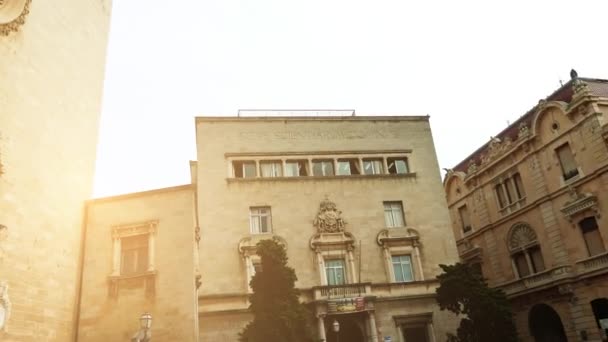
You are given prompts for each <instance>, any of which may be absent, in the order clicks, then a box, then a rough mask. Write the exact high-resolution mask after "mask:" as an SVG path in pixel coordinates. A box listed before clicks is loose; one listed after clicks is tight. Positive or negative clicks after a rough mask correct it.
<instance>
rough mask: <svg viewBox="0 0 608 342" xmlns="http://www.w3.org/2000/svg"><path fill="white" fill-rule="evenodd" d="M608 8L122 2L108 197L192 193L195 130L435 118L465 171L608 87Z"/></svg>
mask: <svg viewBox="0 0 608 342" xmlns="http://www.w3.org/2000/svg"><path fill="white" fill-rule="evenodd" d="M607 13H608V2H607V1H576V2H575V1H509V2H507V1H504V2H500V3H499V2H497V1H428V0H427V1H405V0H401V1H384V0H374V1H358V0H350V1H342V0H306V1H303V0H302V1H291V0H249V1H245V0H241V1H239V0H214V1H212V0H206V1H195V0H173V1H160V0H145V1H144V0H114V4H113V12H112V25H111V34H110V44H109V49H108V59H107V67H106V83H105V94H104V103H103V113H102V118H101V130H100V136H99V147H98V161H97V171H96V182H95V190H94V196H95V197H99V196H107V195H114V194H121V193H127V192H134V191H141V190H148V189H154V188H160V187H166V186H173V185H180V184H186V183H188V182H189V167H188V160H193V159H196V146H195V137H194V117H195V116H202V115H236V113H237V111H238V109H250V108H264V109H268V108H270V109H318V108H322V109H355V110H356V113H357V115H379V114H407V115H426V114H429V115H430V116H431V126H432V129H433V136H434V139H435V145H436V148H437V154H438V158H439V163H440V166H441V167H452V166H454V165H455V164H457V163H458V162H459V161H461V160H462V159H464V158H465V157H467V156H468V155H469V154H470V153H472V152H473V151H474V150H475V149H477V148H478V147H479V146H481V145H482V144H483V143H485V142H487V141H488V140H489V138H490V136H491V135H495V134H497V133H498V132H499V131H501V130H502V129H504V128H505V127H506V125H507V121H510V122H513V121H514V120H516V119H517V118H518V117H519V116H521V115H523V114H524V113H525V112H526V111H527V110H529V109H530V108H532V107H533V106H534V105H535V104H536V103H537V102H538V100H539V99H540V98H544V97H546V96H547V95H549V94H550V93H551V92H553V91H554V90H556V89H557V88H558V87H559V80H560V79H561V80H563V81H564V82H566V81H568V80H569V71H570V69H571V68H575V69H576V70H577V71H578V73H579V75H580V76H582V77H594V78H608V45H607V41H608V39H607V38H608V14H607Z"/></svg>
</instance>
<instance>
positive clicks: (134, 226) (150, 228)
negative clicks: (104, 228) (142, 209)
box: [112, 220, 158, 239]
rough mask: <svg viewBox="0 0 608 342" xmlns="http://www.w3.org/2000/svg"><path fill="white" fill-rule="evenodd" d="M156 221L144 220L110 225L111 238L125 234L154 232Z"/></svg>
mask: <svg viewBox="0 0 608 342" xmlns="http://www.w3.org/2000/svg"><path fill="white" fill-rule="evenodd" d="M157 226H158V221H156V220H155V221H146V222H139V223H131V224H123V225H118V226H113V227H112V238H115V239H116V238H122V237H126V236H133V235H142V234H155V233H156V229H157Z"/></svg>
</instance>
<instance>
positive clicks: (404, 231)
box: [376, 228, 420, 247]
mask: <svg viewBox="0 0 608 342" xmlns="http://www.w3.org/2000/svg"><path fill="white" fill-rule="evenodd" d="M419 241H420V234H418V231H416V230H415V229H413V228H401V229H399V228H391V229H382V230H381V231H380V232H379V233H378V235H376V242H377V243H378V245H380V246H383V247H388V246H397V245H418V243H419Z"/></svg>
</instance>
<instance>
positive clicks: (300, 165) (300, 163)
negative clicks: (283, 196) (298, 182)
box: [284, 159, 309, 177]
mask: <svg viewBox="0 0 608 342" xmlns="http://www.w3.org/2000/svg"><path fill="white" fill-rule="evenodd" d="M293 164H295V165H296V167H297V170H298V174H297V175H289V174H288V173H291V168H290V166H289V165H293ZM287 170H290V171H289V172H288V171H287ZM302 171H304V172H302ZM308 174H309V172H308V160H306V159H287V160H285V170H284V175H285V177H306V176H308Z"/></svg>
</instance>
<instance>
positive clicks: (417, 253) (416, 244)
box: [413, 241, 424, 280]
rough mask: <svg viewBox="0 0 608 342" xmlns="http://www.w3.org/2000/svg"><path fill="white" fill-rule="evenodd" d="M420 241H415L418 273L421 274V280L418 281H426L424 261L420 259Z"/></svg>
mask: <svg viewBox="0 0 608 342" xmlns="http://www.w3.org/2000/svg"><path fill="white" fill-rule="evenodd" d="M418 245H419V244H418V241H414V243H413V246H414V255H415V256H416V264H417V265H418V273H419V274H420V277H419V278H420V279H416V280H424V270H423V268H422V259H421V258H420V248H418Z"/></svg>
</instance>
